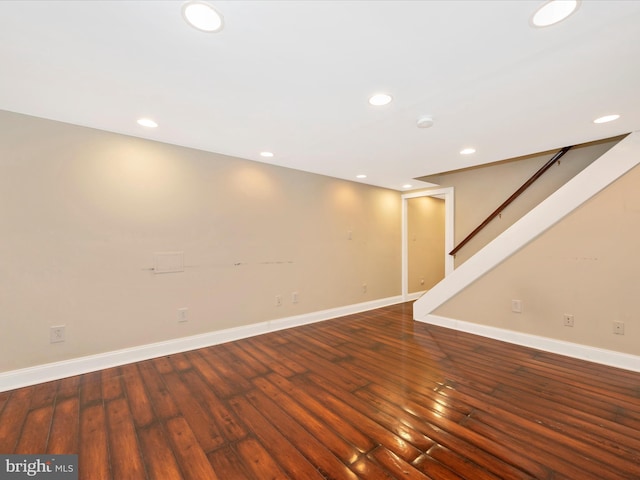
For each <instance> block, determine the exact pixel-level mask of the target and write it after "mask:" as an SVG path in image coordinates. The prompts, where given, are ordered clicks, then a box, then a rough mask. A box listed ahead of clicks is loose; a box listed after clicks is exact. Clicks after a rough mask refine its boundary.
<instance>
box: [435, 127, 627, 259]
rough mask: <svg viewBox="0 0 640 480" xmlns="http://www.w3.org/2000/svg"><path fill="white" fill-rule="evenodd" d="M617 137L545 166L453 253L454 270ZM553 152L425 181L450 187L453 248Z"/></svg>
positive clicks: (582, 147) (580, 148) (580, 147)
mask: <svg viewBox="0 0 640 480" xmlns="http://www.w3.org/2000/svg"><path fill="white" fill-rule="evenodd" d="M621 138H623V137H616V138H612V139H606V140H601V141H597V142H590V143H586V144H583V145H578V146H575V147H573V148H572V149H571V150H569V152H567V153H566V154H565V155H564V156H563V157H562V158H561V159H560V162H559V163H556V164H555V165H554V166H553V167H551V168H550V169H549V170H548V171H547V172H546V173H545V174H544V175H542V176H541V177H540V178H539V179H538V180H537V181H536V182H535V183H534V184H533V185H532V186H531V187H530V188H529V189H527V190H526V191H525V192H524V193H523V194H522V195H521V196H520V197H519V198H518V199H517V200H516V201H515V202H514V203H512V204H511V205H509V206H508V207H507V208H506V209H505V210H504V211H503V212H502V214H501V215H500V216H499V217H497V218H495V219H494V220H493V221H492V222H491V223H489V224H488V225H487V226H486V227H485V228H484V229H483V230H482V231H481V232H480V233H479V234H478V235H477V236H476V237H474V238H473V239H472V240H471V241H470V242H469V243H467V244H466V245H465V246H464V247H463V248H462V249H461V250H460V251H459V252H458V253H457V254H456V257H455V266H456V267H457V266H460V265H461V264H462V263H464V262H465V261H467V260H468V259H469V258H471V257H472V256H473V255H474V254H475V253H476V252H478V251H479V250H480V249H481V248H482V247H484V246H485V245H487V244H488V243H489V242H490V241H491V240H493V239H494V238H496V237H497V236H498V235H499V234H500V233H502V232H503V231H505V230H506V229H507V228H509V227H510V226H511V225H513V224H514V223H515V222H516V221H517V220H518V219H520V218H521V217H522V216H523V215H524V214H525V213H527V212H528V211H530V210H531V209H532V208H533V207H535V206H536V205H538V204H539V203H540V202H541V201H542V200H544V199H545V198H547V197H548V196H549V195H550V194H551V193H553V192H554V191H556V190H557V189H558V188H559V187H560V186H562V185H564V184H565V183H566V182H567V181H568V180H570V179H571V178H573V177H574V176H575V175H576V174H577V173H578V172H580V171H582V170H583V169H584V168H585V167H586V166H587V165H589V164H591V163H592V162H593V161H594V160H595V159H597V158H599V157H600V156H602V155H603V154H604V153H605V152H606V151H607V150H609V149H610V148H611V147H613V146H614V145H615V144H616V143H618V142H619V141H620V140H621ZM555 153H557V152H556V151H553V152H545V153H540V154H535V155H529V156H526V157H522V158H516V159H511V160H505V161H501V162H496V163H491V164H487V165H480V166H477V167H472V168H468V169H463V170H458V171H454V172H448V173H443V174H440V175H435V176H430V177H425V178H424V180H425V181H429V182H432V183H437V184H438V185H440V186H453V187H454V188H455V192H456V198H455V200H456V201H455V228H454V237H455V244H456V245H458V244H459V243H460V242H461V241H462V240H463V239H464V238H465V237H466V236H467V235H468V234H469V233H471V232H472V231H473V230H474V229H475V228H476V227H477V226H478V225H480V224H481V223H482V222H483V221H484V220H485V219H486V218H487V217H488V216H489V214H491V213H492V212H493V211H494V210H495V209H496V208H498V207H499V206H500V205H501V204H502V203H503V202H504V201H505V200H506V199H507V198H509V197H510V196H511V195H512V194H513V193H514V192H515V191H516V190H517V189H518V188H519V187H520V186H521V185H522V184H523V183H524V182H526V181H527V180H528V179H529V178H530V177H531V176H532V175H533V174H534V173H535V172H536V171H538V170H539V169H540V167H542V166H543V165H544V164H545V163H546V162H547V161H548V160H549V159H551V158H552V157H553V155H554V154H555Z"/></svg>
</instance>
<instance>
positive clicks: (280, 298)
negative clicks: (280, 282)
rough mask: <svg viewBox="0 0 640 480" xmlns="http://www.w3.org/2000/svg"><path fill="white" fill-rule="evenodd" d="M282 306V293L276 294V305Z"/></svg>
mask: <svg viewBox="0 0 640 480" xmlns="http://www.w3.org/2000/svg"><path fill="white" fill-rule="evenodd" d="M281 306H282V295H276V307H281Z"/></svg>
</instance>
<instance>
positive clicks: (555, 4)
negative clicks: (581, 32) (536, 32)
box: [531, 0, 580, 28]
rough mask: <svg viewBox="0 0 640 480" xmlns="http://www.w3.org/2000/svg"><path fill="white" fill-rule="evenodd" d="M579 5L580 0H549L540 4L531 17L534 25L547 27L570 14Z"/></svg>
mask: <svg viewBox="0 0 640 480" xmlns="http://www.w3.org/2000/svg"><path fill="white" fill-rule="evenodd" d="M579 6H580V0H549V1H548V2H546V3H544V4H542V5H541V6H540V8H538V9H537V10H536V11H535V13H534V14H533V16H532V17H531V25H533V26H534V27H540V28H544V27H549V26H551V25H555V24H556V23H559V22H561V21H563V20H565V19H567V18H568V17H569V16H571V15H572V14H573V13H575V11H576V10H577V9H578V7H579Z"/></svg>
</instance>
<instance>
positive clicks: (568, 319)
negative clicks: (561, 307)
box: [562, 313, 573, 327]
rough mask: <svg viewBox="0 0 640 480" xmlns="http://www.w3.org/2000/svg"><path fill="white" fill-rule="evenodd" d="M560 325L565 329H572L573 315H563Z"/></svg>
mask: <svg viewBox="0 0 640 480" xmlns="http://www.w3.org/2000/svg"><path fill="white" fill-rule="evenodd" d="M562 324H563V325H564V326H565V327H573V315H571V314H569V313H565V314H564V317H563V321H562Z"/></svg>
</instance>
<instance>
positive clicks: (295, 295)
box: [291, 292, 298, 303]
mask: <svg viewBox="0 0 640 480" xmlns="http://www.w3.org/2000/svg"><path fill="white" fill-rule="evenodd" d="M291 303H298V292H293V293H292V294H291Z"/></svg>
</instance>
